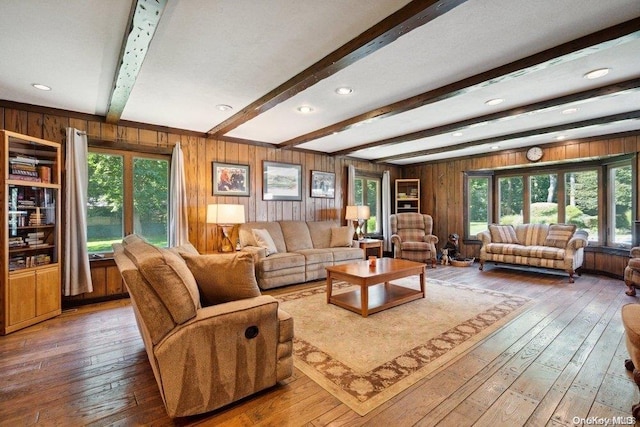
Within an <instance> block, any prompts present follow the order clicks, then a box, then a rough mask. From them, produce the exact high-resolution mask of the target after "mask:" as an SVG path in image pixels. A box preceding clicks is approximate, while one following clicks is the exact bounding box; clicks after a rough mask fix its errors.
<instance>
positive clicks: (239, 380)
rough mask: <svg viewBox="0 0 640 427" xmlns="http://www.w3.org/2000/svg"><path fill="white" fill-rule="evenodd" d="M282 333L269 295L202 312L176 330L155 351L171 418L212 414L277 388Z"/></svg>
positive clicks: (275, 307)
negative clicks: (246, 398)
mask: <svg viewBox="0 0 640 427" xmlns="http://www.w3.org/2000/svg"><path fill="white" fill-rule="evenodd" d="M280 316H282V314H280ZM279 328H280V321H279V316H278V301H277V300H276V299H275V298H273V297H272V296H269V295H262V296H259V297H254V298H246V299H242V300H237V301H231V302H228V303H224V304H218V305H213V306H209V307H205V308H202V309H200V310H198V312H197V314H196V317H195V318H193V319H191V320H189V321H187V322H185V323H184V324H182V325H179V326H178V327H176V328H175V329H174V330H173V331H171V332H170V333H169V334H168V335H167V336H166V337H165V338H164V339H163V340H162V341H160V342H159V343H158V344H157V345H156V346H155V347H154V348H153V354H154V356H155V358H156V360H157V363H158V368H159V371H160V377H161V380H162V388H163V390H164V395H165V400H166V408H167V412H168V413H169V416H171V417H176V416H184V415H189V414H195V413H203V412H207V411H210V410H213V409H216V408H219V407H221V406H223V405H226V404H228V403H230V402H232V401H235V400H237V399H240V398H242V397H244V396H248V395H250V394H253V393H255V392H256V391H259V390H262V389H264V388H267V387H270V386H272V385H274V384H275V383H276V381H277V373H276V366H277V363H278V343H279V341H280V330H279Z"/></svg>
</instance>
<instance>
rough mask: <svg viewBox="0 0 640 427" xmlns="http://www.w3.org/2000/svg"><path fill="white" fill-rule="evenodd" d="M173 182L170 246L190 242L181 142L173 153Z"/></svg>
mask: <svg viewBox="0 0 640 427" xmlns="http://www.w3.org/2000/svg"><path fill="white" fill-rule="evenodd" d="M170 179H171V182H170V183H169V188H170V193H169V247H174V246H180V245H183V244H185V243H188V242H189V220H188V218H187V185H186V180H185V178H184V156H183V154H182V149H181V148H180V143H179V142H178V143H176V145H175V146H174V147H173V153H172V155H171V178H170Z"/></svg>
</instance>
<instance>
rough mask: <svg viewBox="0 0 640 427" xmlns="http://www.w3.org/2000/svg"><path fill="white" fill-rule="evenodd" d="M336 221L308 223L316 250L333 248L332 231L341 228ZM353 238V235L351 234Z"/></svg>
mask: <svg viewBox="0 0 640 427" xmlns="http://www.w3.org/2000/svg"><path fill="white" fill-rule="evenodd" d="M339 226H340V224H339V223H338V222H336V221H307V227H309V235H310V236H311V241H312V242H313V247H314V248H315V249H324V248H329V247H331V229H332V228H333V227H339ZM351 235H352V236H353V233H351Z"/></svg>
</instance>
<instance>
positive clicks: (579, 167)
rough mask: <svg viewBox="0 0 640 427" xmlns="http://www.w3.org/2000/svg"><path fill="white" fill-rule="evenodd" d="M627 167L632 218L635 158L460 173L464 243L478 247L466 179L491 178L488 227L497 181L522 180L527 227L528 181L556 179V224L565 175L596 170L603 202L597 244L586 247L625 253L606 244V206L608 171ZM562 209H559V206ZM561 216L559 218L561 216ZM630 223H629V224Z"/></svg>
mask: <svg viewBox="0 0 640 427" xmlns="http://www.w3.org/2000/svg"><path fill="white" fill-rule="evenodd" d="M628 164H630V165H631V176H632V177H635V179H632V182H631V192H632V198H631V209H632V216H635V215H634V213H635V212H637V203H638V200H637V198H638V195H637V192H638V177H637V171H636V169H637V154H635V153H633V154H625V155H621V156H615V157H611V158H603V159H599V160H592V161H585V162H580V163H579V164H578V163H577V162H565V163H555V164H553V165H544V166H524V167H521V168H516V169H504V170H491V171H488V170H482V171H480V170H478V171H464V195H463V196H464V232H465V240H468V241H469V242H470V243H478V242H479V240H478V239H476V238H474V236H470V235H469V216H468V207H469V185H468V183H469V179H472V178H477V177H481V176H486V175H490V176H491V177H492V187H491V189H490V193H491V194H490V197H489V199H490V200H491V201H490V202H489V203H490V204H491V206H490V212H491V214H490V215H489V216H490V218H491V219H490V221H491V222H490V223H492V222H493V220H494V219H496V218H499V208H500V206H499V203H500V198H499V181H500V179H499V178H507V177H513V176H519V177H522V178H523V180H524V181H523V222H525V223H528V222H529V220H530V217H529V216H530V188H529V182H530V177H531V176H533V175H541V174H545V173H554V174H556V175H557V177H558V181H557V200H558V221H565V220H566V208H565V207H564V204H565V203H566V194H565V191H566V188H565V180H566V174H567V172H580V171H590V170H596V171H597V174H598V180H599V181H598V182H599V183H600V184H599V186H598V200H599V201H603V203H598V206H599V208H598V236H596V237H597V240H595V241H594V240H590V241H589V245H590V246H594V247H601V248H603V249H611V250H616V249H624V250H627V249H628V247H629V246H627V245H624V244H619V243H615V244H610V243H609V239H610V233H609V231H608V227H609V226H610V225H611V224H610V216H611V203H610V197H611V195H610V191H609V187H610V185H611V184H610V182H609V169H610V168H611V167H614V166H620V165H628ZM561 205H562V206H561ZM561 214H562V215H561ZM632 222H633V221H632ZM635 233H636V230H635V227H634V225H633V224H632V225H631V235H632V237H631V238H632V243H631V246H633V244H634V242H636V241H637V239H638V238H639V237H640V236H636V235H635Z"/></svg>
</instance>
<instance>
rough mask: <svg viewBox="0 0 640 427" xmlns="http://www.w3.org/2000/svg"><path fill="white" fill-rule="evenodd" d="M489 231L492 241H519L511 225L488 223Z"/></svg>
mask: <svg viewBox="0 0 640 427" xmlns="http://www.w3.org/2000/svg"><path fill="white" fill-rule="evenodd" d="M489 233H491V242H492V243H514V244H519V243H520V241H519V240H518V238H517V237H516V230H515V229H514V228H513V226H512V225H499V224H490V225H489Z"/></svg>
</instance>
